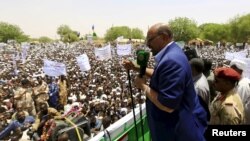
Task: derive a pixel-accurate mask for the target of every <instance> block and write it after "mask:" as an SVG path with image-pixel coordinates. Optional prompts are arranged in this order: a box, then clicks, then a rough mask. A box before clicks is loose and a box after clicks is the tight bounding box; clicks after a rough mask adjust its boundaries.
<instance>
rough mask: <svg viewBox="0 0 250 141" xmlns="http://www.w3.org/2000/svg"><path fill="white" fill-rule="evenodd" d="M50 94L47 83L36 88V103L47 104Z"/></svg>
mask: <svg viewBox="0 0 250 141" xmlns="http://www.w3.org/2000/svg"><path fill="white" fill-rule="evenodd" d="M48 92H49V87H48V85H47V84H46V83H45V82H42V84H41V85H39V86H37V87H35V88H34V100H35V102H36V103H39V102H41V101H42V102H46V103H47V101H48V99H49V95H48Z"/></svg>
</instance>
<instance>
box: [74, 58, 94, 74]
mask: <svg viewBox="0 0 250 141" xmlns="http://www.w3.org/2000/svg"><path fill="white" fill-rule="evenodd" d="M76 61H77V64H78V66H79V67H80V70H81V71H82V72H84V71H88V70H90V68H91V67H90V64H89V58H88V56H87V55H86V54H82V55H80V56H78V57H76Z"/></svg>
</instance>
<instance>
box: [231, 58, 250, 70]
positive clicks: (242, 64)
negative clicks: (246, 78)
mask: <svg viewBox="0 0 250 141" xmlns="http://www.w3.org/2000/svg"><path fill="white" fill-rule="evenodd" d="M233 65H235V66H236V67H237V68H238V69H240V70H242V71H244V70H246V67H247V64H246V62H244V61H243V60H239V59H233V60H232V61H231V62H230V67H232V66H233Z"/></svg>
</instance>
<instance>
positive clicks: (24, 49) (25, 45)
mask: <svg viewBox="0 0 250 141" xmlns="http://www.w3.org/2000/svg"><path fill="white" fill-rule="evenodd" d="M21 46H22V63H25V61H26V57H27V54H28V49H29V48H30V45H29V44H28V43H26V42H24V43H21Z"/></svg>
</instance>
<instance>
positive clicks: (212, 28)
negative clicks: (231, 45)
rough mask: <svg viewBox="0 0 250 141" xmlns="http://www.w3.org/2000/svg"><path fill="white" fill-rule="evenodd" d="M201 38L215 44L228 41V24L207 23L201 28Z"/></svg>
mask: <svg viewBox="0 0 250 141" xmlns="http://www.w3.org/2000/svg"><path fill="white" fill-rule="evenodd" d="M199 29H200V38H202V39H208V40H211V41H213V42H218V41H227V40H228V39H229V26H228V24H216V23H205V24H202V25H200V26H199Z"/></svg>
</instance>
